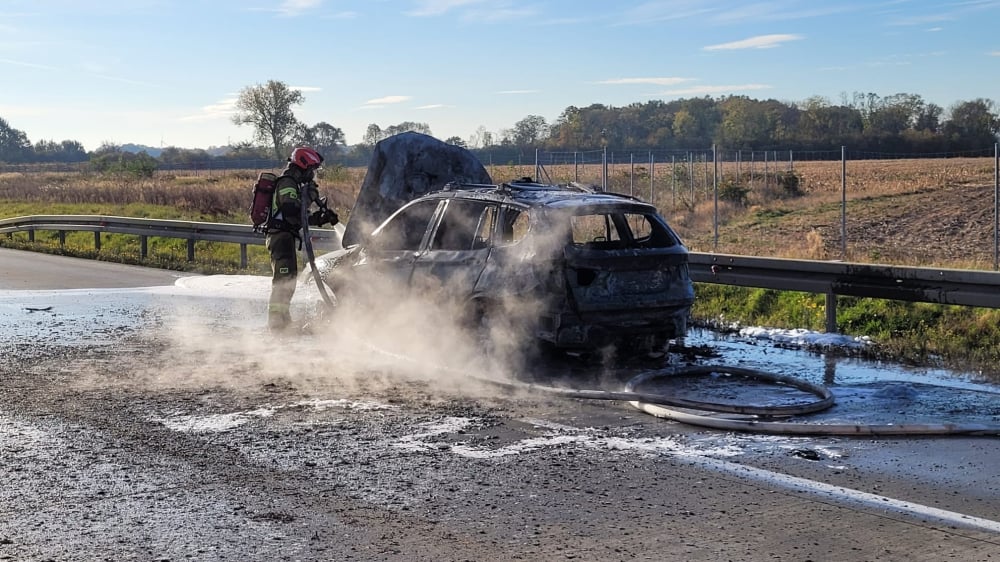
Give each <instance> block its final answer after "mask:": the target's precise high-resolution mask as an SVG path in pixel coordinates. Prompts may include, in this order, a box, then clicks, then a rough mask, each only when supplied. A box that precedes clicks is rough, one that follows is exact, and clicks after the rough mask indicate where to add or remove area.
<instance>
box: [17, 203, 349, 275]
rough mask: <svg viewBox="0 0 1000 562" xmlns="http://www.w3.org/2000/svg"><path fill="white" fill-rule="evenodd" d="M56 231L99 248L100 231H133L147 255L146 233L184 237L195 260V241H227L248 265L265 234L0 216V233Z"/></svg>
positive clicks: (207, 225) (213, 226) (322, 235)
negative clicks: (85, 235) (90, 236)
mask: <svg viewBox="0 0 1000 562" xmlns="http://www.w3.org/2000/svg"><path fill="white" fill-rule="evenodd" d="M40 230H43V231H56V232H58V233H59V244H60V245H63V244H65V243H66V232H71V231H84V232H93V233H94V248H95V249H96V250H98V251H99V250H100V249H101V234H102V233H115V234H133V235H136V236H138V237H139V255H140V257H142V258H145V257H146V256H147V255H148V239H149V237H151V236H152V237H162V238H180V239H184V240H187V259H188V261H194V257H195V242H198V241H212V242H228V243H232V244H239V245H240V267H244V268H245V267H246V266H247V246H249V245H263V244H264V235H263V234H259V233H256V232H254V231H253V227H252V226H250V225H246V224H229V223H214V222H194V221H180V220H164V219H143V218H133V217H115V216H104V215H32V216H27V217H13V218H7V219H0V234H7V235H11V234H13V233H15V232H27V233H28V239H29V240H30V241H32V242H34V240H35V232H37V231H40ZM309 233H310V234H311V235H312V238H313V240H317V241H325V240H337V241H339V235H338V234H337V233H336V232H334V231H332V230H324V229H318V228H313V229H310V230H309Z"/></svg>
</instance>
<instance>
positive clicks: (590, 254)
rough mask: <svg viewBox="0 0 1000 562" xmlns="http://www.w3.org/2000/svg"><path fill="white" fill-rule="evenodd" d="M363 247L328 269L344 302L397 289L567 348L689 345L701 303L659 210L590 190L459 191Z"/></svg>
mask: <svg viewBox="0 0 1000 562" xmlns="http://www.w3.org/2000/svg"><path fill="white" fill-rule="evenodd" d="M363 191H364V188H363ZM355 219H356V217H354V216H353V215H352V217H351V222H353V221H354V220H355ZM355 238H356V241H354V240H352V239H351V238H345V244H346V247H345V249H344V250H341V251H338V252H334V253H332V254H328V255H326V256H323V257H322V259H321V260H320V261H321V262H322V264H321V265H318V267H319V269H320V270H321V271H323V275H324V279H325V280H326V282H327V283H328V284H329V285H330V287H331V288H332V289H333V291H334V293H335V294H336V295H337V297H338V300H340V299H345V298H346V299H350V298H352V295H356V294H361V293H362V292H363V291H361V290H360V288H362V287H364V288H367V287H371V286H374V284H373V280H375V279H392V280H393V281H394V282H395V283H396V284H398V285H400V286H403V287H406V288H407V290H409V291H415V292H417V293H419V294H421V295H422V296H424V297H426V298H431V299H447V300H448V301H449V302H457V303H460V304H461V305H462V307H461V309H462V310H464V311H467V312H469V313H471V314H470V316H469V317H470V318H473V319H475V320H476V321H477V322H478V323H479V324H481V323H482V322H484V321H491V322H497V321H502V322H505V323H516V324H518V325H520V326H523V327H524V328H525V329H527V330H529V335H530V336H532V337H534V338H535V339H537V340H540V341H542V342H547V343H548V344H550V345H551V346H554V347H556V348H560V349H593V348H599V347H602V346H604V345H607V344H611V343H630V342H633V343H634V342H643V343H644V344H646V345H658V344H660V343H665V340H667V339H670V338H677V337H682V336H683V335H684V334H685V331H686V327H687V318H688V314H689V311H690V308H691V305H692V303H693V301H694V289H693V285H692V282H691V279H690V276H689V273H688V251H687V249H686V248H685V247H684V245H683V244H682V242H681V241H680V239H679V238H678V236H677V235H676V234H675V233H674V232H673V230H672V229H671V228H670V227H669V226H668V224H667V223H666V221H665V220H664V219H663V218H662V217H661V216H660V215H659V214H658V213H657V211H656V208H655V207H653V206H652V205H650V204H648V203H644V202H642V201H640V200H637V199H634V198H632V197H628V196H624V195H617V194H611V193H604V192H594V191H591V190H588V189H587V188H584V187H581V186H574V185H566V186H560V185H545V184H540V183H535V182H532V181H530V180H529V179H527V178H525V179H524V180H522V181H517V182H510V183H502V184H483V183H449V184H447V185H445V186H444V187H443V188H442V189H439V190H431V191H428V192H426V193H423V194H415V197H414V198H413V199H412V200H411V201H409V202H407V203H405V204H404V205H403V206H402V207H400V208H398V209H397V210H395V212H392V214H391V215H390V216H389V217H388V218H387V219H385V220H384V221H383V222H382V223H381V224H380V225H378V226H377V227H376V228H374V229H373V230H372V231H371V232H370V234H368V235H363V234H359V233H355ZM352 241H354V242H355V243H350V242H352Z"/></svg>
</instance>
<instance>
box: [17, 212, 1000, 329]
mask: <svg viewBox="0 0 1000 562" xmlns="http://www.w3.org/2000/svg"><path fill="white" fill-rule="evenodd" d="M40 230H45V231H57V232H59V241H60V244H64V243H65V233H66V232H68V231H91V232H93V233H94V245H95V249H97V250H100V248H101V234H102V233H118V234H132V235H136V236H139V239H140V253H141V256H142V257H143V258H145V257H146V248H147V239H148V238H149V237H150V236H158V237H165V238H181V239H186V240H187V241H188V256H187V257H188V261H194V243H195V242H196V241H199V240H206V241H215V242H229V243H233V244H239V245H240V265H241V267H246V265H247V250H246V248H247V246H248V245H263V244H264V236H263V235H262V234H258V233H255V232H254V231H253V228H252V227H251V226H250V225H245V224H227V223H210V222H192V221H179V220H162V219H141V218H131V217H115V216H102V215H34V216H27V217H14V218H7V219H0V234H4V233H6V234H8V235H11V234H13V233H14V232H27V233H28V236H29V240H31V241H34V233H35V232H36V231H40ZM310 234H311V235H312V237H313V240H315V241H319V242H322V241H327V240H329V241H339V234H338V233H337V232H335V231H334V230H330V229H311V230H310ZM689 264H690V270H691V278H692V279H693V280H694V281H695V282H698V283H719V284H725V285H737V286H743V287H759V288H764V289H775V290H782V291H802V292H807V293H816V294H824V295H826V329H827V331H828V332H836V331H837V312H836V310H837V296H838V295H843V296H854V297H868V298H880V299H888V300H903V301H914V302H928V303H937V304H955V305H964V306H977V307H986V308H1000V272H996V271H978V270H966V269H940V268H923V267H907V266H895V265H874V264H863V263H850V262H837V261H815V260H793V259H784V258H761V257H750V256H737V255H727V254H705V253H698V252H692V253H691V255H690V256H689Z"/></svg>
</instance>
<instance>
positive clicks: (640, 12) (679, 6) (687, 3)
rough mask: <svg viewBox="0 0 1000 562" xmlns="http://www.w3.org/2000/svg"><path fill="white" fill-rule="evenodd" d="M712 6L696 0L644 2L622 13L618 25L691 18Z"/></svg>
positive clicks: (702, 13) (706, 11)
mask: <svg viewBox="0 0 1000 562" xmlns="http://www.w3.org/2000/svg"><path fill="white" fill-rule="evenodd" d="M714 11H716V10H715V9H713V8H705V7H703V4H702V3H701V2H698V1H696V0H680V1H677V0H675V1H671V2H662V1H650V2H644V3H642V4H640V5H638V6H635V7H633V8H629V9H628V10H625V11H624V12H623V13H622V17H621V20H620V22H619V25H636V24H649V23H655V22H663V21H671V20H679V19H686V18H693V17H699V16H704V15H707V14H711V13H712V12H714Z"/></svg>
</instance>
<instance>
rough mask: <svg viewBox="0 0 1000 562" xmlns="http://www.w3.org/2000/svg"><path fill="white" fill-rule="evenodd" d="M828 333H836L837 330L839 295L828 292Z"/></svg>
mask: <svg viewBox="0 0 1000 562" xmlns="http://www.w3.org/2000/svg"><path fill="white" fill-rule="evenodd" d="M826 333H828V334H836V333H838V332H837V295H835V294H833V293H827V294H826Z"/></svg>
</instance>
